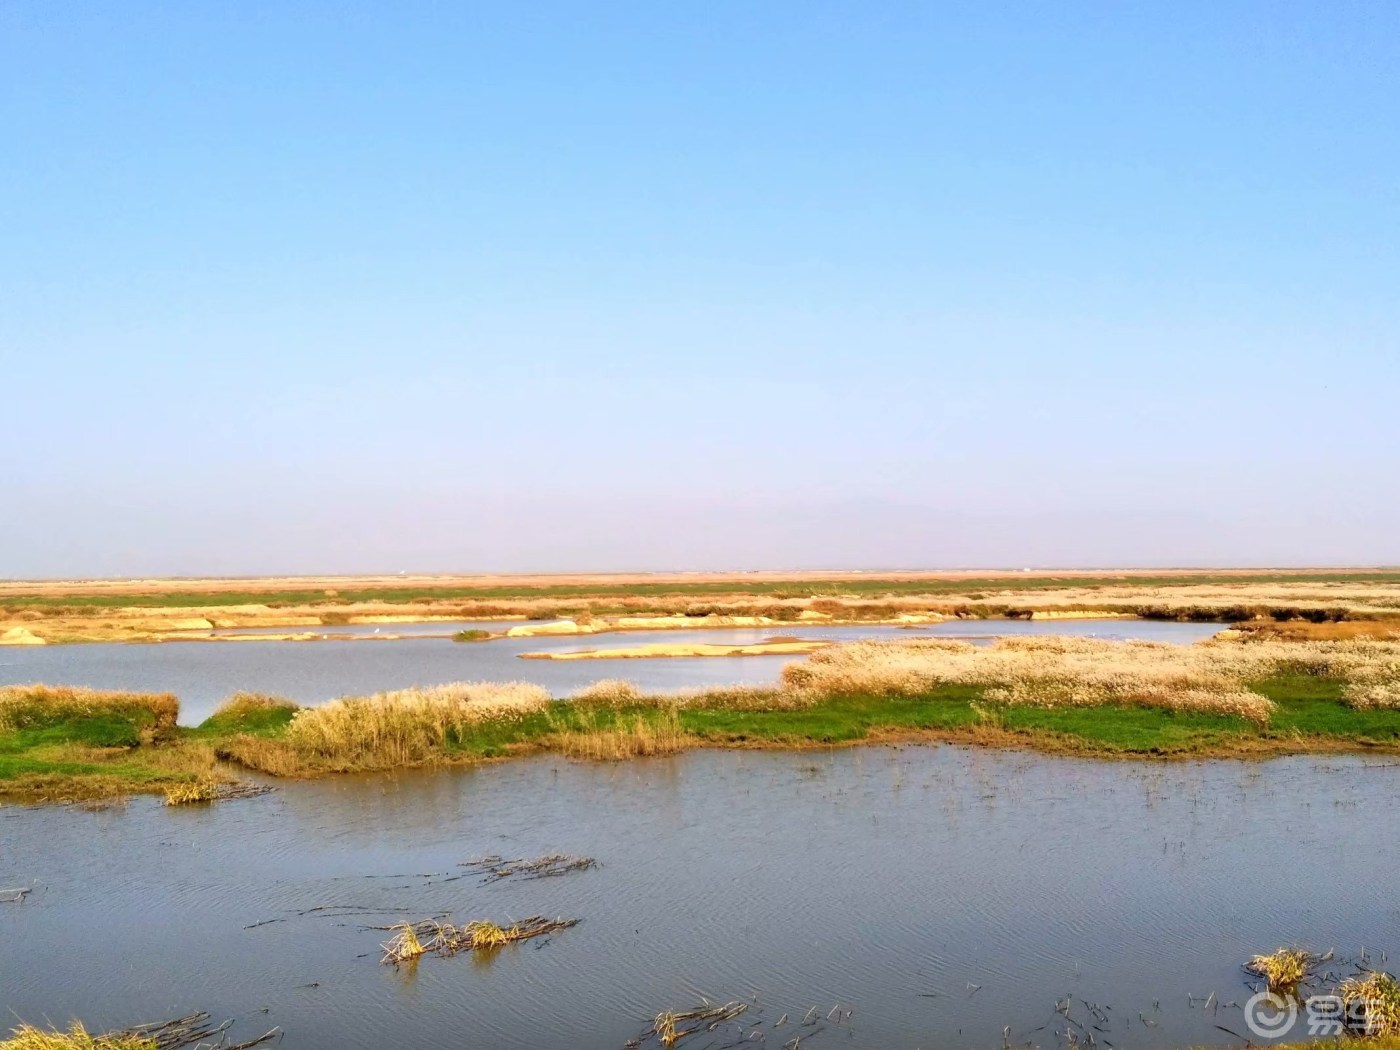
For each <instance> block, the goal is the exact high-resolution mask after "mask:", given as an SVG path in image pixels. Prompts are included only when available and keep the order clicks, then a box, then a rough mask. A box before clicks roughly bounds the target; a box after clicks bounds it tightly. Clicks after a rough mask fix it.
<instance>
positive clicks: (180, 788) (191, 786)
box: [165, 777, 220, 806]
mask: <svg viewBox="0 0 1400 1050" xmlns="http://www.w3.org/2000/svg"><path fill="white" fill-rule="evenodd" d="M219 790H220V784H219V782H218V781H217V780H215V779H214V778H213V777H206V778H201V779H199V780H188V781H185V782H184V783H180V784H171V785H170V786H169V787H168V788H166V789H165V804H166V805H167V806H190V805H194V804H195V803H197V802H217V801H218V799H219Z"/></svg>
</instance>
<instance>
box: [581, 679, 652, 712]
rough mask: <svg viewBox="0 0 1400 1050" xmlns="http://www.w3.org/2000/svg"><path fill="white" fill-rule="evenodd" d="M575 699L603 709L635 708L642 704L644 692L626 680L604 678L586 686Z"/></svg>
mask: <svg viewBox="0 0 1400 1050" xmlns="http://www.w3.org/2000/svg"><path fill="white" fill-rule="evenodd" d="M574 699H575V700H581V701H583V702H584V703H587V704H596V705H598V706H601V707H633V706H635V705H637V704H640V703H641V702H642V691H641V690H640V689H638V688H637V687H636V686H635V685H633V684H632V683H631V682H629V681H627V679H625V678H604V679H602V680H600V681H597V682H594V683H593V684H592V685H586V686H584V687H583V688H582V689H580V690H579V691H578V692H577V693H575V694H574Z"/></svg>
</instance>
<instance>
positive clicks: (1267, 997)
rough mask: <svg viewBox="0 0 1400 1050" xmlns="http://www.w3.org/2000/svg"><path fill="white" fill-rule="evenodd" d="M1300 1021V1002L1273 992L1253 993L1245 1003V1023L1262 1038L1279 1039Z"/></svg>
mask: <svg viewBox="0 0 1400 1050" xmlns="http://www.w3.org/2000/svg"><path fill="white" fill-rule="evenodd" d="M1297 1021H1298V1004H1297V1003H1295V1002H1294V1001H1293V1000H1292V999H1285V998H1284V997H1283V996H1281V995H1275V994H1274V993H1273V992H1260V993H1259V994H1257V995H1252V996H1250V998H1249V1001H1248V1002H1247V1003H1245V1004H1244V1023H1245V1024H1247V1025H1249V1030H1250V1031H1251V1032H1253V1033H1254V1034H1255V1035H1257V1036H1258V1037H1259V1038H1260V1039H1277V1038H1278V1037H1279V1036H1281V1035H1283V1034H1284V1033H1285V1032H1287V1031H1288V1030H1289V1029H1290V1028H1292V1027H1293V1026H1294V1024H1296V1023H1297Z"/></svg>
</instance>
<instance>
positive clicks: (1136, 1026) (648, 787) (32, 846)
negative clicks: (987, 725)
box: [0, 747, 1400, 1050]
mask: <svg viewBox="0 0 1400 1050" xmlns="http://www.w3.org/2000/svg"><path fill="white" fill-rule="evenodd" d="M1397 829H1400V769H1397V768H1396V767H1395V766H1394V765H1389V764H1381V763H1375V762H1367V761H1366V760H1363V759H1356V758H1345V759H1317V758H1298V759H1280V760H1275V761H1271V762H1268V763H1263V764H1257V765H1249V764H1243V763H1235V762H1210V763H1189V764H1188V763H1179V764H1177V763H1173V764H1170V765H1166V764H1161V765H1150V764H1142V763H1126V762H1114V763H1092V762H1079V761H1071V760H1066V759H1050V758H1043V757H1036V756H1029V755H1020V754H1014V753H1005V752H994V751H975V750H963V749H958V748H953V747H909V748H900V749H893V748H860V749H851V750H840V751H832V752H803V753H740V752H696V753H692V754H687V755H684V756H679V757H675V758H667V759H656V760H647V761H638V762H631V763H626V764H618V765H587V764H575V763H571V762H568V761H565V760H562V759H559V758H557V757H543V758H539V759H532V760H529V761H522V762H518V763H512V764H509V765H502V766H492V767H485V768H478V769H470V770H462V771H451V772H436V773H415V774H409V775H400V776H395V777H363V778H348V779H341V780H330V781H324V782H316V783H307V784H291V785H287V786H286V787H285V788H284V789H283V790H282V791H280V792H277V793H275V794H272V795H268V796H263V797H260V798H255V799H250V800H246V801H240V802H231V803H226V804H222V805H219V806H216V807H213V808H192V809H188V810H166V809H165V808H164V807H162V806H160V805H159V804H158V803H157V802H155V801H153V800H145V799H142V800H136V801H133V802H132V803H131V804H130V805H129V806H128V807H127V808H126V809H125V810H117V811H111V812H101V813H89V812H84V811H81V810H78V809H33V810H15V809H6V810H0V884H5V885H11V884H16V885H17V884H21V883H28V882H29V881H30V880H35V881H36V882H37V889H36V891H35V893H34V894H32V895H31V897H30V898H29V900H28V901H27V902H26V903H25V904H23V905H5V906H0V945H3V951H0V981H2V982H3V983H2V984H0V987H3V989H4V995H3V999H4V1005H5V1006H6V1007H7V1008H8V1009H9V1010H12V1011H13V1015H15V1016H18V1017H22V1018H29V1019H42V1018H50V1019H53V1020H55V1021H59V1020H65V1019H67V1018H68V1017H70V1016H73V1015H76V1016H80V1017H82V1018H83V1019H84V1020H86V1021H87V1022H88V1023H89V1024H90V1025H92V1026H111V1025H118V1024H125V1023H130V1022H133V1021H139V1020H147V1019H153V1018H158V1017H165V1016H174V1015H176V1014H180V1013H185V1012H188V1011H191V1010H195V1009H208V1010H211V1011H212V1012H213V1013H214V1014H215V1015H216V1016H237V1017H240V1018H242V1019H243V1024H242V1025H241V1027H240V1030H241V1031H243V1032H251V1031H253V1030H254V1029H257V1030H261V1028H265V1027H267V1026H269V1025H271V1024H280V1025H282V1026H283V1027H284V1028H285V1029H286V1031H287V1037H286V1042H285V1043H284V1045H286V1046H289V1047H298V1048H302V1047H306V1048H312V1050H316V1048H322V1047H324V1048H327V1050H331V1048H334V1050H341V1048H343V1047H346V1046H420V1047H444V1048H445V1047H461V1046H472V1047H491V1048H500V1047H520V1048H532V1050H541V1048H544V1050H548V1048H555V1047H557V1048H560V1050H565V1048H568V1050H617V1048H620V1047H621V1046H622V1045H623V1043H624V1042H625V1041H626V1040H627V1039H629V1038H632V1037H634V1036H635V1035H636V1034H637V1033H638V1031H639V1028H640V1026H641V1024H642V1023H643V1021H644V1019H646V1018H649V1017H651V1016H652V1015H654V1014H655V1013H656V1012H657V1011H659V1010H661V1009H664V1008H677V1009H681V1008H686V1007H689V1006H692V1005H694V1004H695V1003H696V1002H697V1001H698V999H699V997H700V996H702V995H703V996H708V997H709V998H711V999H712V1000H716V1001H725V1000H729V999H742V998H747V997H750V996H757V997H758V1001H759V1004H760V1006H761V1007H762V1008H763V1009H762V1010H757V1009H756V1012H755V1014H754V1016H755V1017H758V1016H766V1017H768V1018H769V1019H770V1021H771V1019H772V1018H774V1017H776V1016H778V1015H779V1014H781V1013H783V1012H788V1013H791V1014H792V1015H793V1016H794V1017H801V1016H802V1015H803V1014H804V1013H806V1012H807V1011H808V1010H809V1008H810V1007H812V1006H819V1007H820V1010H821V1012H822V1013H823V1014H824V1013H826V1012H827V1011H828V1010H829V1008H830V1007H831V1006H833V1005H834V1004H836V1003H840V1004H842V1005H843V1006H844V1007H845V1008H847V1009H850V1010H851V1011H852V1015H851V1018H850V1021H849V1023H848V1025H847V1028H846V1029H843V1030H842V1031H841V1032H840V1033H839V1039H830V1040H828V1041H820V1042H818V1041H813V1042H812V1043H810V1044H809V1045H811V1046H814V1047H820V1046H826V1045H838V1043H839V1045H843V1046H851V1045H854V1046H867V1047H882V1048H896V1047H906V1048H915V1047H930V1046H953V1045H956V1046H970V1047H978V1046H981V1047H988V1048H996V1047H1000V1046H1001V1045H1002V1030H1003V1027H1004V1026H1008V1025H1009V1026H1010V1029H1011V1033H1010V1037H1011V1040H1012V1042H1013V1044H1019V1043H1023V1042H1025V1041H1026V1040H1027V1039H1030V1040H1032V1041H1034V1042H1036V1043H1037V1044H1039V1045H1054V1043H1055V1039H1054V1037H1053V1030H1054V1025H1053V1024H1050V1027H1048V1028H1044V1029H1040V1030H1039V1031H1038V1032H1037V1031H1036V1030H1037V1029H1038V1028H1039V1026H1041V1025H1046V1024H1047V1023H1049V1022H1053V1021H1054V1019H1055V1015H1054V1014H1053V1009H1054V1003H1055V1001H1056V1000H1057V999H1061V998H1063V997H1064V996H1065V995H1067V994H1068V995H1072V996H1074V997H1075V999H1076V1002H1078V1001H1079V1000H1087V1001H1089V1002H1092V1003H1096V1004H1100V1006H1101V1008H1102V1009H1103V1011H1104V1013H1105V1015H1106V1016H1108V1017H1110V1018H1111V1021H1110V1023H1109V1024H1108V1026H1107V1030H1106V1031H1104V1032H1102V1033H1100V1038H1101V1039H1103V1038H1106V1039H1107V1040H1108V1041H1109V1042H1110V1043H1112V1044H1113V1045H1115V1046H1123V1045H1130V1046H1134V1047H1141V1046H1146V1047H1169V1046H1189V1045H1196V1044H1219V1043H1223V1042H1227V1041H1229V1037H1228V1036H1227V1035H1225V1034H1224V1033H1223V1032H1222V1031H1220V1030H1219V1029H1218V1028H1217V1027H1216V1025H1222V1026H1224V1027H1226V1028H1232V1029H1234V1030H1236V1031H1242V1020H1241V1014H1240V1011H1239V1009H1238V1008H1237V1007H1232V1006H1220V1004H1221V1003H1230V1002H1232V1001H1237V1002H1242V1001H1243V1000H1244V999H1245V998H1247V996H1248V994H1249V993H1248V989H1246V988H1245V987H1244V985H1243V983H1242V977H1241V974H1240V971H1239V964H1240V963H1241V962H1242V961H1243V960H1244V959H1246V958H1248V957H1249V956H1250V955H1251V954H1253V953H1254V952H1256V951H1261V950H1268V949H1272V948H1274V947H1276V946H1278V945H1279V944H1291V943H1301V944H1304V945H1310V946H1313V947H1315V948H1318V949H1325V948H1328V947H1336V948H1338V949H1339V950H1340V951H1343V952H1347V951H1350V952H1355V951H1358V950H1359V949H1360V947H1361V946H1362V945H1367V946H1370V947H1371V948H1372V949H1375V948H1377V947H1378V946H1379V947H1394V946H1395V945H1396V944H1397V943H1400V936H1397V935H1400V909H1397V906H1396V904H1395V901H1394V894H1393V887H1392V885H1391V882H1390V880H1389V879H1388V878H1386V877H1383V876H1384V873H1388V872H1393V871H1394V870H1396V866H1397V863H1400V837H1398V836H1397ZM1338 843H1353V844H1359V843H1364V844H1365V848H1352V849H1338V848H1337V844H1338ZM554 851H561V852H566V853H575V854H586V855H589V856H593V857H596V858H597V859H598V860H599V861H600V862H601V865H602V867H600V868H599V869H597V870H593V871H588V872H583V873H579V874H576V875H570V876H567V877H563V878H555V879H542V880H537V881H533V882H521V883H516V882H511V881H506V882H500V883H493V884H490V885H482V884H480V883H479V882H478V881H476V880H475V879H471V878H466V879H455V880H453V881H449V880H450V879H452V876H453V875H454V874H456V873H459V869H457V867H456V865H457V864H458V863H459V862H461V861H464V860H466V859H468V858H471V857H474V856H480V855H483V854H490V853H497V854H502V855H504V856H507V857H517V856H524V857H531V856H538V855H540V854H544V853H549V852H554ZM328 905H339V906H344V907H342V908H340V909H337V910H336V911H313V910H311V909H318V908H325V907H326V906H328ZM398 909H406V911H401V910H398ZM447 911H450V912H452V913H453V916H454V918H456V919H457V920H458V921H464V920H466V919H468V918H473V917H490V918H493V919H505V918H508V917H514V918H523V917H525V916H527V915H532V914H536V913H539V914H545V915H550V916H553V915H562V916H567V917H577V918H580V919H582V920H583V922H582V924H581V925H580V926H578V927H577V928H575V929H572V930H568V931H565V932H563V933H560V934H558V935H556V936H554V937H553V938H551V939H549V940H548V941H547V942H542V943H540V944H535V943H530V944H526V945H523V946H520V947H517V948H511V949H507V950H505V951H502V952H500V953H498V954H497V955H495V956H494V957H489V958H475V959H474V958H472V957H458V958H456V959H426V960H424V961H423V962H422V963H421V965H419V966H418V967H416V968H415V970H414V971H413V972H409V971H408V970H404V971H395V970H394V969H392V968H390V967H381V966H379V965H378V963H377V959H378V950H377V949H378V945H379V943H380V941H382V940H384V939H385V937H386V936H387V935H386V934H384V933H382V932H377V931H372V930H363V929H360V928H359V927H358V924H360V923H364V924H368V925H384V924H387V923H392V922H394V921H398V920H399V919H401V918H403V917H406V916H407V917H412V918H423V917H426V916H427V915H430V914H434V913H438V912H447ZM347 912H352V913H354V914H346V913H347ZM269 919H276V920H279V921H276V922H271V923H267V922H266V920H269ZM257 923H265V924H264V925H258V926H255V927H254V928H250V929H245V927H252V926H254V924H257ZM1211 992H1216V993H1218V995H1217V999H1216V1002H1215V1004H1214V1006H1213V1007H1212V1009H1210V1010H1204V1009H1202V1008H1200V1005H1199V1003H1198V1004H1197V1007H1196V1008H1194V1009H1193V1008H1191V1007H1189V1006H1188V994H1189V995H1196V996H1205V995H1208V994H1209V993H1211ZM1154 1004H1160V1009H1156V1008H1154ZM264 1010H266V1013H265V1014H264V1013H263V1012H262V1011H264ZM1140 1017H1142V1018H1146V1019H1147V1020H1150V1021H1151V1022H1153V1026H1151V1027H1149V1026H1145V1025H1144V1024H1143V1022H1142V1020H1140V1019H1139V1018H1140ZM1061 1024H1063V1022H1061ZM774 1034H776V1032H775V1033H774ZM765 1045H772V1046H777V1045H781V1043H780V1041H779V1042H774V1041H773V1040H772V1038H770V1039H769V1040H768V1042H767V1043H766V1044H765ZM804 1045H807V1044H804Z"/></svg>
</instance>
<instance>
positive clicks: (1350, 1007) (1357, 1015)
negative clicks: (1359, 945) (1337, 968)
mask: <svg viewBox="0 0 1400 1050" xmlns="http://www.w3.org/2000/svg"><path fill="white" fill-rule="evenodd" d="M1337 994H1338V995H1340V996H1341V998H1342V1002H1343V1003H1344V1004H1345V1007H1346V1016H1347V1017H1348V1019H1356V1020H1359V1021H1360V1023H1361V1028H1362V1030H1363V1032H1364V1034H1366V1035H1368V1036H1396V1035H1400V983H1397V982H1396V980H1395V978H1394V977H1392V976H1391V975H1390V974H1388V973H1381V972H1379V971H1372V972H1370V973H1366V974H1363V975H1361V976H1360V977H1352V978H1349V979H1347V980H1345V981H1343V982H1342V983H1341V985H1340V987H1338V989H1337Z"/></svg>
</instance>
